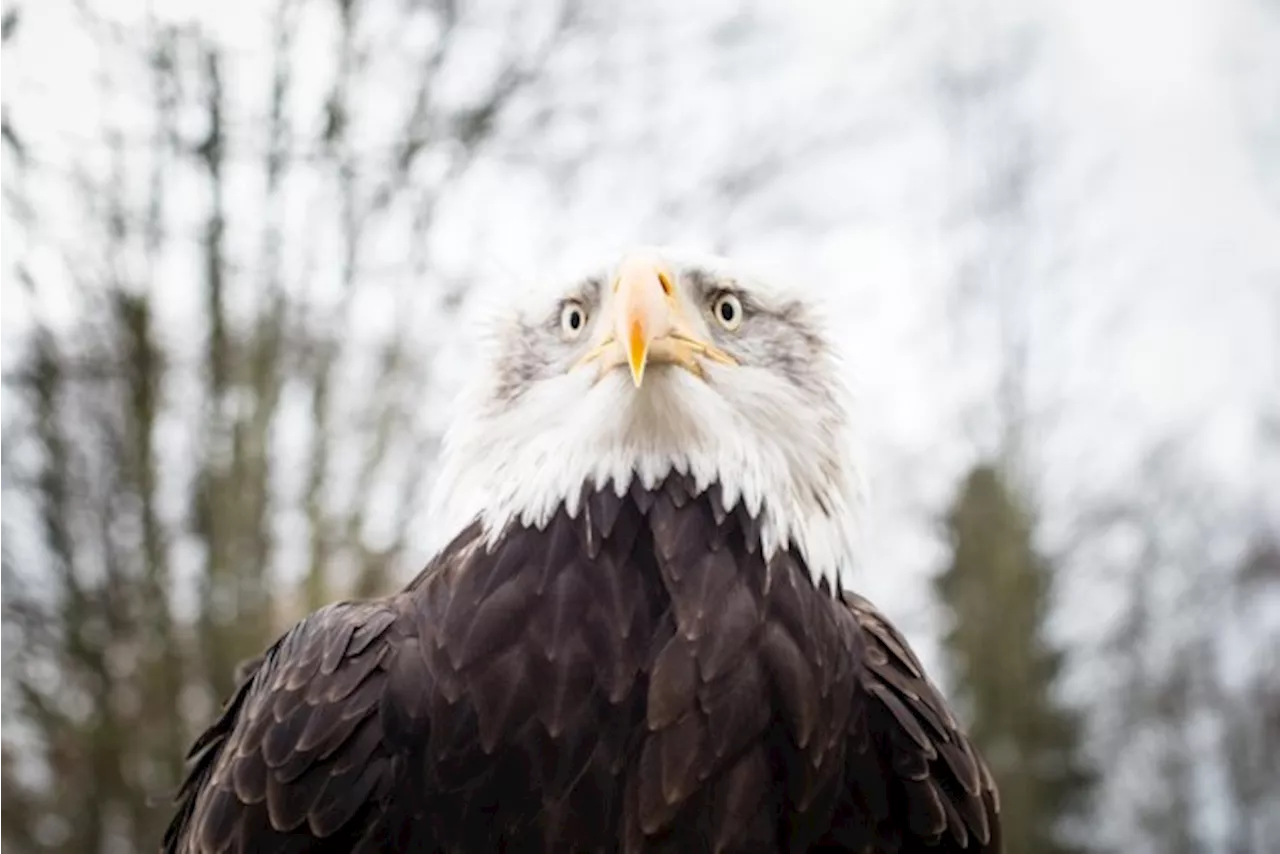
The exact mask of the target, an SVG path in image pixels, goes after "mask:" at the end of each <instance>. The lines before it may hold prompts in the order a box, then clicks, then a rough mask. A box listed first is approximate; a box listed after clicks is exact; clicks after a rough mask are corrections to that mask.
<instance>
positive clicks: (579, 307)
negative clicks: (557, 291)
mask: <svg viewBox="0 0 1280 854" xmlns="http://www.w3.org/2000/svg"><path fill="white" fill-rule="evenodd" d="M586 327H587V309H586V307H585V306H583V304H582V303H580V302H578V301H577V300H566V301H565V304H564V306H563V307H561V309H560V331H561V333H563V335H564V337H565V339H566V340H568V341H572V340H574V339H575V338H577V337H578V336H579V335H581V334H582V330H583V329H586Z"/></svg>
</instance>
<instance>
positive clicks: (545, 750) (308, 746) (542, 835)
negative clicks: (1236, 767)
mask: <svg viewBox="0 0 1280 854" xmlns="http://www.w3.org/2000/svg"><path fill="white" fill-rule="evenodd" d="M479 534H480V532H479V526H478V525H473V526H472V527H470V528H468V529H467V530H465V531H463V532H462V533H461V534H460V535H459V536H458V537H457V538H456V539H455V540H454V541H453V542H452V543H451V544H450V545H449V546H448V547H447V548H445V549H444V550H443V551H442V552H441V553H440V554H439V555H438V556H437V557H436V558H435V559H434V560H433V561H432V562H431V564H430V565H429V566H427V568H426V569H425V570H424V571H423V572H422V573H421V575H419V576H418V577H417V578H416V579H415V580H414V581H413V582H412V583H411V584H410V585H409V586H408V587H407V588H406V589H405V590H403V591H402V592H400V593H398V594H395V595H393V596H390V597H388V598H385V599H381V600H375V601H370V602H358V603H356V602H352V603H342V604H337V605H332V606H330V607H327V608H324V609H322V610H320V611H318V612H316V613H315V614H312V615H311V616H310V617H308V618H307V619H305V620H303V621H302V622H301V623H299V624H298V625H297V626H295V627H294V628H293V629H292V630H291V631H290V632H289V633H288V634H286V635H285V636H284V637H283V638H281V639H280V640H279V641H278V642H277V643H276V644H275V645H274V646H273V647H272V648H271V649H270V650H268V652H267V653H266V654H265V655H264V656H263V658H262V659H261V660H260V661H258V662H256V664H255V665H254V666H253V667H252V670H251V672H250V674H249V675H248V676H247V678H246V681H245V682H244V683H243V684H242V685H241V686H240V688H239V689H238V691H237V692H236V694H235V696H234V697H233V698H232V699H231V701H230V702H229V704H228V705H227V707H226V709H225V711H224V713H223V714H222V716H221V718H220V719H219V720H218V721H217V722H216V723H214V724H213V725H212V726H211V727H210V728H209V730H208V731H207V732H206V733H205V734H204V735H203V736H202V737H201V738H200V739H199V741H198V742H197V744H196V746H195V748H194V749H193V756H195V761H194V764H193V766H192V769H191V772H190V775H189V777H188V779H187V781H186V783H185V785H184V786H183V788H182V790H181V793H180V794H179V796H178V801H177V803H178V810H177V815H176V816H175V818H174V820H173V822H172V824H171V825H170V827H169V830H168V832H167V834H166V835H165V839H164V847H163V850H164V851H166V852H175V854H176V853H177V852H182V854H195V852H210V854H212V852H233V851H234V852H250V851H257V852H294V851H296V852H302V851H308V852H339V851H341V852H348V851H423V852H436V851H439V852H489V851H507V852H536V851H602V852H612V851H637V852H639V851H685V852H698V851H743V852H747V851H751V852H772V851H806V850H831V851H837V850H839V851H868V850H870V851H879V852H886V854H890V852H917V851H919V852H923V851H935V852H957V851H973V852H993V851H998V850H999V841H998V836H999V832H998V811H999V807H998V798H997V795H996V791H995V787H994V784H993V783H992V780H991V777H990V775H989V773H988V772H987V770H986V767H985V766H984V765H983V763H982V761H981V760H980V758H979V757H978V756H977V754H976V753H975V751H974V750H973V748H972V746H971V745H970V744H969V742H968V741H967V740H966V738H965V737H964V735H963V734H962V733H961V732H960V731H959V729H958V727H957V724H956V722H955V720H954V719H953V717H952V715H951V712H950V711H949V710H948V708H947V704H946V703H945V701H944V700H943V698H942V697H941V696H940V695H939V694H938V692H937V691H936V690H935V688H934V687H933V686H932V685H931V684H930V682H929V681H928V680H927V678H926V677H925V674H924V673H923V671H922V669H921V667H920V664H919V662H918V661H917V660H916V658H915V656H914V655H913V654H912V652H911V650H910V649H909V648H908V647H907V645H906V642H905V641H904V640H903V638H902V636H901V635H900V634H899V633H898V632H897V631H896V630H895V629H894V628H893V627H892V626H891V625H889V623H888V622H887V621H886V620H885V619H884V618H883V617H882V616H881V615H880V614H879V613H878V612H877V611H876V610H875V609H874V608H873V607H872V606H871V605H870V604H869V603H868V602H867V601H866V600H864V599H862V598H860V597H858V596H856V595H853V594H850V593H847V592H844V591H834V592H833V591H830V590H828V589H826V585H825V584H823V585H822V586H821V587H820V586H817V585H815V583H814V582H813V581H812V580H811V576H810V573H809V572H808V570H807V569H806V567H805V566H804V565H803V562H802V561H801V559H800V557H799V556H798V553H797V552H795V551H794V550H789V551H786V550H780V551H778V552H777V553H776V554H775V555H774V556H773V557H772V558H771V559H769V560H768V561H766V560H765V558H764V557H763V553H762V551H761V550H760V548H759V536H758V530H757V520H756V519H755V518H753V517H752V516H750V515H749V514H748V513H747V511H746V510H745V509H744V508H743V505H742V504H738V505H736V506H735V507H734V508H733V509H732V510H729V511H726V510H725V509H724V507H723V504H722V503H721V501H720V499H719V495H718V488H717V487H716V486H714V485H713V486H712V487H711V488H710V489H709V490H707V491H705V492H702V493H700V494H699V493H698V492H697V490H696V489H695V488H694V487H693V485H692V483H691V482H690V481H689V480H688V479H687V478H684V477H682V476H679V475H672V476H670V477H669V478H668V479H667V480H666V481H665V482H664V483H663V484H661V485H660V486H659V487H658V488H656V489H655V490H652V491H645V490H642V489H640V488H638V487H633V488H632V489H631V490H630V491H629V492H628V493H627V494H626V495H625V496H623V497H621V498H619V497H617V496H616V495H615V494H614V492H613V490H612V488H606V489H604V490H601V491H597V492H593V493H591V494H590V495H587V496H585V497H584V504H583V506H582V509H581V510H580V511H579V512H578V513H577V514H576V518H575V517H571V516H569V515H568V514H566V513H565V512H564V511H563V510H562V511H561V512H559V513H558V514H557V515H556V516H555V517H554V518H553V519H552V520H551V521H550V522H549V523H548V524H547V525H546V526H545V527H544V528H543V529H537V528H526V527H519V526H516V527H512V528H510V529H508V531H507V532H506V534H505V535H504V536H503V537H501V538H500V539H499V540H498V542H497V544H496V545H495V546H494V548H493V549H492V550H487V549H486V548H485V546H484V545H483V543H482V542H480V540H479Z"/></svg>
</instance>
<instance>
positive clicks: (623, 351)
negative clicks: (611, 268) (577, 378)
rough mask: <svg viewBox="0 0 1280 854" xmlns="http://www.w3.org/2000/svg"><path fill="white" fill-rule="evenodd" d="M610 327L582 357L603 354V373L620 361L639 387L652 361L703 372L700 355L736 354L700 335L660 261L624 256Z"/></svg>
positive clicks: (723, 358)
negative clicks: (696, 332) (597, 342)
mask: <svg viewBox="0 0 1280 854" xmlns="http://www.w3.org/2000/svg"><path fill="white" fill-rule="evenodd" d="M612 307H613V329H612V331H611V334H609V335H608V336H606V338H605V339H604V341H603V342H601V343H600V345H599V346H597V347H596V348H595V349H593V350H592V351H591V352H590V353H588V354H587V355H586V356H585V357H583V360H582V361H584V362H585V361H591V360H594V359H601V373H602V374H603V373H604V372H605V371H607V370H609V369H611V368H614V367H617V366H620V365H622V364H623V363H625V364H626V365H627V367H628V368H629V369H630V370H631V380H632V382H634V383H635V385H636V387H637V388H639V387H640V384H641V383H642V382H643V381H644V369H645V366H646V365H648V364H649V363H650V362H654V363H658V364H662V363H666V364H674V365H679V366H680V367H682V368H684V369H685V370H687V371H689V372H690V373H692V374H693V375H694V376H697V377H699V378H704V377H705V374H704V373H703V370H702V365H701V363H700V362H699V357H701V358H706V359H710V360H711V361H714V362H720V363H721V364H726V365H734V364H737V362H736V360H735V359H734V358H733V357H732V356H730V355H729V354H728V353H725V352H724V351H723V350H721V349H719V348H718V347H716V346H714V345H713V344H710V343H709V342H707V341H703V340H702V339H700V338H698V337H697V336H696V334H695V333H694V331H693V326H692V324H691V323H690V322H689V321H688V319H687V318H686V317H685V314H684V311H683V309H682V306H681V301H680V298H679V294H677V293H676V290H675V283H674V279H673V277H672V276H671V274H670V273H668V272H667V270H666V268H665V267H664V266H663V265H662V263H661V262H659V261H655V260H653V259H649V258H644V257H631V258H627V259H625V260H624V261H623V262H622V264H621V265H620V266H619V268H618V275H617V277H616V278H615V279H614V281H613V300H612Z"/></svg>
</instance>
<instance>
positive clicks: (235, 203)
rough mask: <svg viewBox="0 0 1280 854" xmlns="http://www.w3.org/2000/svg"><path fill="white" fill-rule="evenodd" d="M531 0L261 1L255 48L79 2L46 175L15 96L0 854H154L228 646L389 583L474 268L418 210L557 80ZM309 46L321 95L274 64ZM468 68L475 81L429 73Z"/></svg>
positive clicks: (253, 644)
mask: <svg viewBox="0 0 1280 854" xmlns="http://www.w3.org/2000/svg"><path fill="white" fill-rule="evenodd" d="M536 6H537V8H536V9H534V8H532V7H530V6H524V7H522V8H521V9H520V10H519V11H518V12H512V13H511V14H510V15H503V16H500V17H499V18H491V17H489V16H490V15H491V14H493V10H492V9H487V8H486V9H479V10H476V9H473V8H472V7H470V6H468V5H466V4H456V3H452V2H439V3H436V2H424V3H414V4H409V5H406V4H403V3H399V2H379V0H363V2H353V0H337V2H331V3H322V4H314V3H310V4H309V3H302V2H298V0H278V2H277V3H276V4H275V6H274V10H273V11H270V10H269V13H270V14H271V15H272V16H273V17H272V19H271V23H270V31H271V34H272V42H271V50H270V52H269V54H268V55H267V59H268V62H266V63H265V65H264V64H260V63H256V62H253V61H249V60H250V59H260V58H261V54H256V55H253V56H251V57H248V58H246V57H245V55H244V54H243V53H242V52H237V51H236V50H235V49H233V48H228V47H227V46H226V45H225V44H224V43H223V42H221V41H219V40H218V39H217V38H215V37H213V36H212V35H211V34H210V33H209V32H207V31H205V30H204V29H202V28H201V27H200V26H198V25H195V24H191V23H185V22H183V23H172V22H166V21H162V20H160V19H157V18H154V17H153V18H147V19H144V20H143V21H142V22H141V23H122V22H120V21H117V20H114V19H109V18H105V17H99V16H98V13H96V12H94V11H93V9H92V8H91V7H89V6H88V5H86V6H82V7H80V12H79V14H80V16H81V17H80V19H79V22H80V24H81V25H83V27H84V28H85V30H86V31H87V33H88V34H89V35H90V36H91V37H92V38H93V40H94V42H95V43H96V44H97V45H98V46H99V47H100V48H101V51H100V53H101V57H100V59H101V61H100V63H99V65H98V66H97V67H98V72H99V74H98V78H97V84H98V86H99V89H100V91H99V93H98V94H99V99H100V103H101V104H102V105H104V110H103V112H104V120H103V121H104V125H103V129H102V132H101V137H100V138H97V139H91V140H77V141H76V142H75V143H74V145H73V148H74V150H75V151H76V152H77V156H76V158H75V160H74V161H73V162H72V163H70V164H69V165H63V164H62V163H57V164H55V163H54V161H55V160H56V159H57V158H56V156H55V154H56V153H55V152H51V151H48V150H47V149H45V148H43V147H42V145H43V143H42V144H36V143H35V142H34V141H32V140H33V139H34V136H33V137H32V138H31V139H23V140H22V142H21V143H19V142H18V140H19V135H18V134H17V133H16V132H15V131H13V130H12V129H11V128H10V124H9V117H8V111H7V110H6V112H5V124H4V137H5V152H6V159H5V168H6V175H5V184H6V192H8V191H9V187H10V178H12V177H15V176H16V175H18V174H19V173H18V171H17V170H18V169H19V168H21V169H22V170H23V171H22V175H21V177H22V178H23V185H24V189H26V192H25V193H24V196H23V199H30V200H33V201H38V202H40V203H41V204H40V205H37V206H33V208H32V209H31V210H30V211H25V210H24V211H18V210H15V209H14V206H13V205H11V204H7V207H6V214H7V215H8V216H9V219H10V220H19V221H20V224H21V225H22V226H23V232H22V234H21V238H22V239H21V241H20V242H11V241H10V237H9V234H8V232H6V237H5V251H6V264H12V267H8V268H7V270H12V271H13V273H14V275H15V277H16V279H17V280H18V281H19V282H20V283H21V284H23V286H24V289H23V293H24V294H25V296H26V300H27V301H26V303H25V304H24V306H23V310H24V316H25V317H26V321H27V328H26V333H25V334H24V336H23V339H22V340H23V342H24V346H23V347H22V348H20V349H19V348H14V351H15V352H17V354H18V357H17V358H16V359H12V360H11V359H10V358H9V356H8V354H7V355H6V365H5V378H4V379H5V383H4V416H5V425H4V453H3V473H4V492H3V495H4V499H3V500H4V515H3V534H4V536H3V544H4V550H3V609H4V676H3V678H4V742H3V767H2V769H0V770H2V773H3V788H4V794H5V797H4V806H3V831H2V838H3V844H4V848H5V850H6V851H7V852H12V854H22V852H37V851H47V852H68V854H70V852H75V854H93V852H102V854H106V852H112V853H113V854H114V852H142V851H151V850H155V848H156V846H157V845H158V844H159V839H160V835H161V832H162V829H163V826H164V824H165V823H166V822H167V821H168V818H169V816H170V809H169V807H168V802H169V798H170V796H171V795H172V794H173V793H174V789H175V785H176V783H177V781H178V780H179V776H180V774H181V772H182V768H183V754H184V752H185V750H186V748H187V747H188V745H189V744H190V739H191V738H192V737H193V735H194V733H195V732H196V731H198V730H199V729H200V728H202V727H203V726H204V725H205V724H207V723H208V721H209V718H210V716H211V715H212V714H214V712H215V710H216V707H217V705H218V704H219V703H221V702H222V700H223V699H224V698H225V697H226V696H227V695H228V693H229V692H230V690H231V689H232V687H233V680H234V678H235V677H234V672H235V668H236V665H237V663H239V662H240V661H241V660H243V659H245V658H246V657H249V656H251V655H254V654H256V653H258V652H259V651H261V649H262V648H263V647H264V646H265V645H266V644H267V643H268V642H269V640H270V639H271V638H272V637H274V636H275V634H276V633H278V632H279V631H280V630H281V629H282V628H283V627H284V626H286V625H287V624H289V623H291V622H292V621H293V620H295V619H296V618H298V617H299V616H300V615H301V614H302V612H304V611H306V610H310V609H313V608H315V607H318V606H320V605H322V604H325V603H327V602H329V601H332V600H334V599H336V598H340V597H344V596H349V595H365V594H370V593H374V592H377V591H379V590H381V589H383V588H385V587H386V586H387V585H388V584H389V583H391V582H392V572H393V571H394V570H395V569H396V568H397V561H398V560H399V559H400V557H401V554H402V552H403V551H404V549H405V544H406V542H407V537H408V535H409V532H410V531H411V525H410V521H411V520H412V519H413V518H414V516H415V514H416V513H417V510H418V507H419V501H420V497H421V496H422V495H423V494H424V492H425V488H426V485H427V484H426V481H427V477H426V474H427V471H428V466H429V465H430V464H431V462H432V456H433V449H434V443H435V440H436V434H435V430H436V429H437V424H436V423H434V422H433V421H431V419H429V418H427V417H424V410H425V409H426V407H428V406H429V400H430V391H431V389H430V386H429V383H430V381H431V378H432V375H431V372H430V368H431V356H432V354H433V351H432V349H431V342H432V341H434V340H436V337H435V336H434V335H433V334H431V333H432V330H430V329H426V328H424V323H425V320H426V319H429V318H432V317H440V316H442V315H448V314H449V313H450V312H452V311H453V310H454V309H456V307H457V306H458V305H459V302H460V300H461V295H462V287H463V286H464V285H465V282H459V281H456V280H452V279H450V278H449V277H447V276H445V275H443V274H441V273H439V272H437V269H436V263H435V257H434V255H433V254H432V253H433V251H434V247H435V245H436V242H435V241H433V240H432V239H431V238H432V234H433V230H434V223H435V219H434V215H433V214H434V211H435V210H436V208H437V206H439V205H440V204H442V202H443V201H444V200H446V199H448V198H450V197H451V194H452V193H454V192H456V191H457V188H458V187H459V186H460V185H461V184H462V182H463V181H464V180H465V178H466V176H467V175H468V174H469V173H470V171H471V170H472V166H473V164H475V163H476V162H477V161H478V160H479V159H481V158H482V156H483V155H484V152H485V151H486V146H488V145H490V144H491V143H492V142H493V141H494V140H497V139H499V138H500V137H501V135H502V134H504V133H512V132H515V133H517V134H518V133H519V131H518V127H519V124H520V122H519V120H518V119H513V118H511V117H510V116H511V113H512V112H513V111H512V109H511V106H510V105H511V104H512V103H513V102H514V101H517V100H519V99H521V98H525V99H528V100H529V101H536V99H538V98H541V97H549V96H546V95H545V93H540V91H539V89H538V81H539V79H540V78H539V75H540V74H541V69H542V67H543V65H544V64H545V61H546V59H547V57H548V56H549V55H550V52H551V50H552V47H553V45H555V44H557V43H558V40H560V39H562V38H563V37H565V36H566V33H567V32H568V23H569V11H570V7H569V6H567V5H564V4H557V3H554V2H546V3H542V4H536ZM16 21H17V17H16V13H11V12H6V13H5V16H4V40H5V42H6V47H5V49H6V51H8V50H9V49H10V45H9V41H10V37H11V36H12V35H13V33H14V30H15V22H16ZM486 30H491V31H494V32H498V33H499V34H500V35H501V36H502V38H501V39H498V40H497V42H491V43H489V44H488V47H485V46H484V45H482V44H480V43H478V42H477V41H476V40H475V39H476V36H477V34H478V33H481V32H484V31H486ZM406 32H412V33H413V34H414V38H413V39H410V40H408V41H406V39H405V37H404V36H405V33H406ZM318 37H319V38H332V39H333V40H334V45H333V48H334V49H333V50H332V52H331V53H330V54H328V55H327V56H326V57H324V59H328V60H332V65H331V67H330V68H329V69H328V71H329V72H331V73H330V74H329V75H327V76H326V74H325V69H324V67H323V64H322V63H321V64H320V65H317V62H318V60H317V58H316V57H315V56H314V54H313V55H311V56H310V57H309V58H307V59H306V60H305V61H306V62H307V63H309V65H308V70H309V72H311V73H313V74H314V75H315V77H316V79H318V80H320V81H321V82H322V84H323V85H322V86H321V87H320V90H319V91H316V90H315V89H314V88H313V89H310V90H308V89H305V88H303V87H301V86H299V85H297V84H296V83H295V78H296V76H297V74H296V70H297V68H298V66H299V65H300V64H301V63H303V62H304V59H303V54H302V53H301V51H300V50H299V48H298V45H297V42H298V41H299V40H300V39H305V38H312V39H315V38H318ZM20 40H21V36H19V37H18V41H20ZM410 41H411V42H412V50H411V51H410V52H409V55H406V54H405V52H404V50H403V48H404V46H405V45H406V44H408V43H409V42H410ZM392 48H394V49H392ZM480 57H484V58H485V59H486V61H487V62H488V65H487V68H488V70H492V71H493V72H494V73H493V75H492V77H483V76H482V77H481V78H479V82H480V83H481V84H483V85H477V86H472V87H470V88H469V89H468V91H467V92H466V93H465V94H463V95H459V94H458V93H457V92H449V91H448V90H446V89H445V88H444V84H443V82H442V80H443V77H444V74H443V71H442V69H448V68H452V67H453V66H454V65H456V64H457V63H459V62H462V61H464V60H465V61H467V62H471V61H474V60H476V59H477V58H480ZM388 77H390V78H391V79H395V80H396V81H397V85H396V86H395V87H387V86H386V84H385V81H386V79H388ZM229 81H235V85H234V86H233V85H232V84H231V83H230V82H229ZM471 82H473V83H474V82H477V81H476V80H475V79H473V80H472V81H471ZM7 91H8V90H7V89H6V92H7ZM370 91H375V92H377V93H378V97H377V98H370V97H369V95H368V93H369V92H370ZM246 102H249V103H251V104H254V105H259V106H260V108H261V112H260V114H259V113H257V112H255V110H254V109H252V108H248V109H247V108H246ZM529 106H530V104H529V103H525V104H524V105H523V108H524V109H525V110H526V112H527V111H528V108H529ZM520 115H523V114H520ZM317 116H318V117H320V118H319V120H317ZM45 141H46V142H47V137H46V139H45ZM10 152H14V153H21V154H22V155H23V156H22V157H21V158H20V159H19V158H16V157H10V156H9V154H10ZM19 160H20V161H21V162H19ZM28 182H29V185H30V186H29V189H27V184H28ZM13 200H18V199H17V197H13ZM10 201H11V197H10V196H8V195H6V203H9V202H10ZM68 234H70V235H71V237H69V238H68V237H67V235H68ZM387 235H394V236H396V237H398V239H399V243H398V244H395V245H394V246H393V248H392V249H391V250H388V249H387V248H386V245H385V244H382V243H378V242H375V241H382V240H386V239H387ZM11 249H12V250H13V254H12V255H10V250H11ZM37 254H38V255H40V256H41V257H42V258H43V259H44V263H43V265H40V264H31V263H28V261H29V258H31V257H35V256H36V255H37ZM389 257H390V258H397V259H400V258H402V259H404V260H403V262H402V263H401V264H399V265H396V264H389V263H387V259H388V258H389ZM51 258H53V259H56V261H55V262H54V263H50V259H51ZM373 259H377V261H378V263H376V264H374V263H371V260H373ZM6 275H8V273H7V274H6ZM8 298H9V294H8V292H6V305H5V311H6V313H8V312H9V311H10V308H11V306H10V304H9V303H8ZM370 317H377V318H390V320H391V322H390V323H382V324H380V325H376V326H375V328H374V330H373V331H370V321H369V320H368V318H370ZM6 343H10V342H8V341H6ZM426 414H428V415H429V413H426ZM375 515H376V518H374V517H375Z"/></svg>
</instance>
